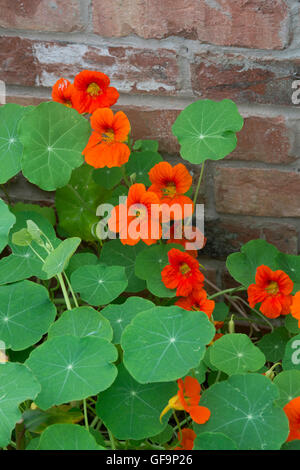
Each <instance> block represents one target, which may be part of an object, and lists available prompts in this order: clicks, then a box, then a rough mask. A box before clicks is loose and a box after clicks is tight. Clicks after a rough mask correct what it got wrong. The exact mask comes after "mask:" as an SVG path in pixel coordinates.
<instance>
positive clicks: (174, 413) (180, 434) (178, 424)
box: [173, 411, 182, 442]
mask: <svg viewBox="0 0 300 470" xmlns="http://www.w3.org/2000/svg"><path fill="white" fill-rule="evenodd" d="M173 416H174V419H175V421H176V424H177V428H178V430H179V436H180V439H179V441H180V442H182V430H181V426H180V422H179V420H178V418H177V415H176V411H173Z"/></svg>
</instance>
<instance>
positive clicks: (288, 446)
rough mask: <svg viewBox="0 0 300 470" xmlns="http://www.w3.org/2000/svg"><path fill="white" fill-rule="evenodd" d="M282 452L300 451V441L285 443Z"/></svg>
mask: <svg viewBox="0 0 300 470" xmlns="http://www.w3.org/2000/svg"><path fill="white" fill-rule="evenodd" d="M281 450H300V441H299V440H295V441H290V442H285V443H284V444H283V446H282V447H281Z"/></svg>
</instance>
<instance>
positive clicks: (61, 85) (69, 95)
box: [52, 78, 74, 108]
mask: <svg viewBox="0 0 300 470" xmlns="http://www.w3.org/2000/svg"><path fill="white" fill-rule="evenodd" d="M73 96H74V86H73V85H72V83H71V82H69V80H67V79H66V78H60V79H59V80H57V82H56V83H55V85H53V88H52V99H53V101H57V103H62V104H64V105H65V106H68V108H72V107H73Z"/></svg>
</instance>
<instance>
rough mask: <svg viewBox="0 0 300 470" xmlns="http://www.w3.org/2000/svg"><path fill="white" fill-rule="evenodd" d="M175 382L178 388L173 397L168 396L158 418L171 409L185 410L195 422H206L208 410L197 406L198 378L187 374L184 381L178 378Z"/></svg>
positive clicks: (199, 389) (198, 395)
mask: <svg viewBox="0 0 300 470" xmlns="http://www.w3.org/2000/svg"><path fill="white" fill-rule="evenodd" d="M177 384H178V388H179V390H178V392H177V394H176V395H175V396H174V397H172V398H170V400H169V403H168V404H167V406H166V407H165V408H164V409H163V411H162V412H161V415H160V420H161V419H162V417H163V416H164V415H165V414H166V413H167V412H168V411H169V410H171V409H173V410H184V411H186V412H187V413H189V415H190V417H191V418H192V420H193V421H195V423H198V424H204V423H206V421H208V420H209V418H210V410H209V409H208V408H206V407H205V406H199V401H200V397H201V396H200V392H201V386H200V384H199V382H198V380H197V379H195V378H194V377H190V376H187V377H185V379H184V381H183V380H182V379H178V380H177Z"/></svg>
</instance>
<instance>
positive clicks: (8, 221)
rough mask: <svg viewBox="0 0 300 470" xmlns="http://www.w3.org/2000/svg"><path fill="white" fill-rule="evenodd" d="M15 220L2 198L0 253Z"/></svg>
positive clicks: (0, 210)
mask: <svg viewBox="0 0 300 470" xmlns="http://www.w3.org/2000/svg"><path fill="white" fill-rule="evenodd" d="M0 109H1V108H0ZM15 222H16V217H15V216H14V214H12V213H11V212H10V210H9V208H8V207H7V205H6V204H5V202H4V201H2V199H0V253H1V251H2V250H3V248H4V247H6V245H7V242H8V234H9V232H10V229H11V228H12V226H13V225H14V224H15Z"/></svg>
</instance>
